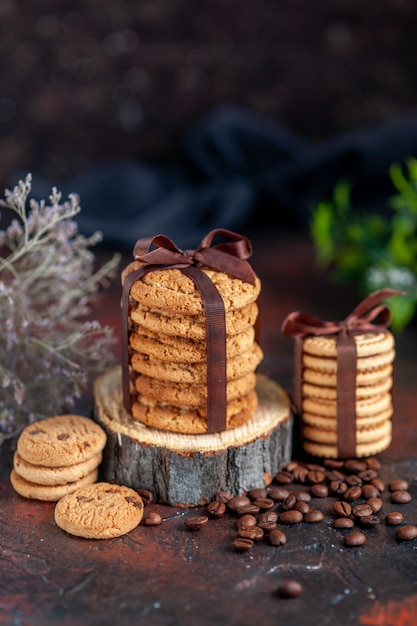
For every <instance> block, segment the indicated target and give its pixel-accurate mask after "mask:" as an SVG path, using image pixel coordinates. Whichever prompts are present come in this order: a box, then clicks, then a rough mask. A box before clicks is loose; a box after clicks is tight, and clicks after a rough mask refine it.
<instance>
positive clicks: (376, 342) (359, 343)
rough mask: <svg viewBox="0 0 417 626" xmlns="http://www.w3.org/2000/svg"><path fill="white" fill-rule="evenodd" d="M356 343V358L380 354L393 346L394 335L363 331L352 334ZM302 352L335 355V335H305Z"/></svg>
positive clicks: (327, 355)
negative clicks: (359, 333)
mask: <svg viewBox="0 0 417 626" xmlns="http://www.w3.org/2000/svg"><path fill="white" fill-rule="evenodd" d="M354 339H355V343H356V354H357V357H358V358H361V357H368V356H372V355H374V354H382V353H384V352H388V351H389V350H392V349H393V348H394V337H393V335H392V334H391V333H390V332H389V331H387V332H385V333H384V332H379V333H364V334H363V335H354ZM303 352H307V353H308V354H313V355H315V356H324V357H329V356H330V357H336V355H337V340H336V337H334V336H332V337H326V336H323V335H320V336H318V337H307V338H306V339H304V341H303Z"/></svg>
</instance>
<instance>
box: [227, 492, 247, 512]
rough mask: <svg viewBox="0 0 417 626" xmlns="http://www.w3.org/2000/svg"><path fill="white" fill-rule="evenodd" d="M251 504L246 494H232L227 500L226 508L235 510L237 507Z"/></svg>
mask: <svg viewBox="0 0 417 626" xmlns="http://www.w3.org/2000/svg"><path fill="white" fill-rule="evenodd" d="M250 504H252V502H251V500H250V499H249V498H248V497H247V496H233V497H232V498H230V499H229V500H227V502H226V505H227V508H228V509H230V510H231V511H236V509H238V508H239V507H242V506H246V505H250Z"/></svg>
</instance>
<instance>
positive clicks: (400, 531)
mask: <svg viewBox="0 0 417 626" xmlns="http://www.w3.org/2000/svg"><path fill="white" fill-rule="evenodd" d="M395 536H396V537H397V539H398V540H399V541H411V540H412V539H415V538H416V537H417V526H414V525H413V524H408V525H407V526H400V528H397V530H396V532H395Z"/></svg>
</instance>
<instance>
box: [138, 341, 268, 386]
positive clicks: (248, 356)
mask: <svg viewBox="0 0 417 626" xmlns="http://www.w3.org/2000/svg"><path fill="white" fill-rule="evenodd" d="M262 358H263V351H262V349H261V348H260V346H259V344H257V343H256V342H253V344H252V346H251V348H250V349H249V350H248V351H247V352H244V353H243V354H240V355H238V356H236V357H234V358H233V359H228V360H227V363H226V375H227V380H228V381H229V380H234V379H235V378H240V377H242V376H245V374H248V373H249V372H253V371H255V369H256V368H257V367H258V365H259V363H260V362H261V361H262ZM131 366H132V369H133V370H134V371H135V372H138V373H139V374H144V375H145V376H151V377H153V378H156V379H158V380H164V381H170V382H174V383H197V384H201V383H203V384H206V383H207V364H206V363H170V362H168V361H162V360H161V359H156V358H154V357H153V356H151V355H148V354H143V353H142V352H138V351H136V352H134V353H133V354H132V356H131Z"/></svg>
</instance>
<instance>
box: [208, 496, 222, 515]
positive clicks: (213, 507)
mask: <svg viewBox="0 0 417 626" xmlns="http://www.w3.org/2000/svg"><path fill="white" fill-rule="evenodd" d="M207 513H208V514H209V517H212V518H215V519H217V518H219V517H223V515H224V514H225V513H226V505H225V503H224V502H217V500H213V502H210V503H209V504H208V505H207Z"/></svg>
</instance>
